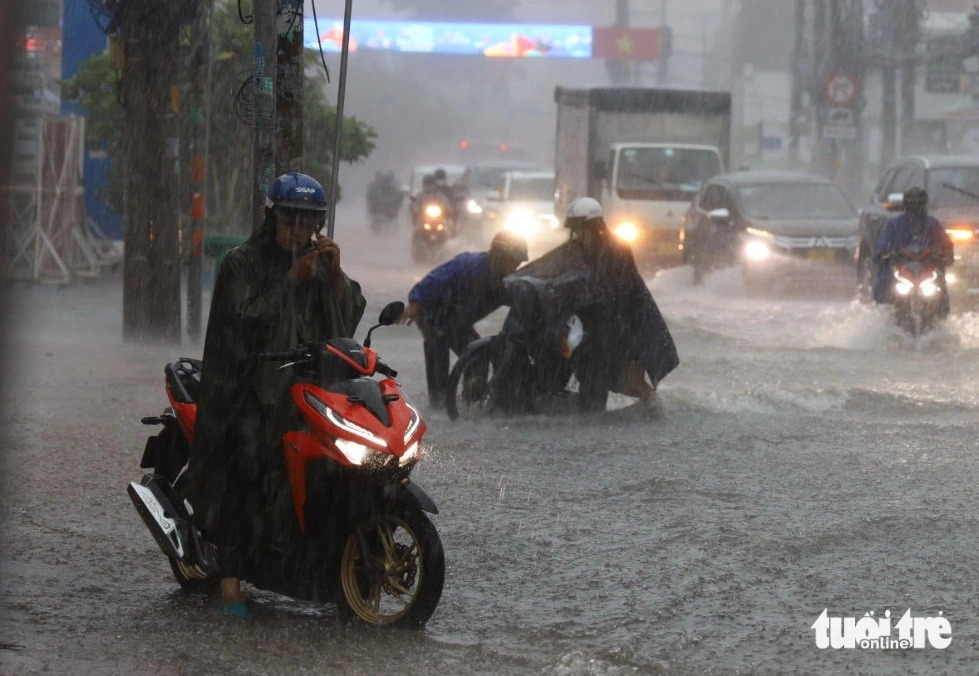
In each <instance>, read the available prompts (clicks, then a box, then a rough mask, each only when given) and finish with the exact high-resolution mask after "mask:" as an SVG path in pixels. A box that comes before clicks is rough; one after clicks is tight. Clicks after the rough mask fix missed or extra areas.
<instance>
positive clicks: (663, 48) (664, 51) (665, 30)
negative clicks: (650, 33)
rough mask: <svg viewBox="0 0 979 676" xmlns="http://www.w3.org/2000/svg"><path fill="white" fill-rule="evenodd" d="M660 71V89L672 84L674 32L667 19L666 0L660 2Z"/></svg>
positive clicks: (658, 76) (658, 71)
mask: <svg viewBox="0 0 979 676" xmlns="http://www.w3.org/2000/svg"><path fill="white" fill-rule="evenodd" d="M659 34H660V44H659V69H658V70H657V73H656V76H657V77H656V79H657V82H659V86H660V87H665V86H666V85H667V84H669V82H670V52H671V51H672V50H673V31H672V30H671V29H670V24H669V23H668V21H667V19H666V0H660V2H659Z"/></svg>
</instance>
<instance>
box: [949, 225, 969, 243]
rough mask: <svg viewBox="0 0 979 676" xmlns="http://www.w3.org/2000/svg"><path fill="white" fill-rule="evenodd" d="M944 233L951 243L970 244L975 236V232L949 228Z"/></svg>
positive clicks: (966, 229)
mask: <svg viewBox="0 0 979 676" xmlns="http://www.w3.org/2000/svg"><path fill="white" fill-rule="evenodd" d="M945 233H946V234H947V235H948V236H949V237H950V238H951V239H952V241H953V242H970V241H972V240H973V239H974V238H975V236H976V233H975V231H974V230H971V229H969V228H949V229H948V230H946V231H945Z"/></svg>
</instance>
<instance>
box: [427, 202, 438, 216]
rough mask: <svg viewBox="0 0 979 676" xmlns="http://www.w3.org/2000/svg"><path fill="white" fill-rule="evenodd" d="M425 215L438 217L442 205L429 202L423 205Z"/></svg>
mask: <svg viewBox="0 0 979 676" xmlns="http://www.w3.org/2000/svg"><path fill="white" fill-rule="evenodd" d="M425 215H426V216H428V217H429V218H438V217H439V216H441V215H442V207H440V206H439V205H437V204H429V205H428V206H426V207H425Z"/></svg>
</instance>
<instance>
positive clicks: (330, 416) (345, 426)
mask: <svg viewBox="0 0 979 676" xmlns="http://www.w3.org/2000/svg"><path fill="white" fill-rule="evenodd" d="M303 398H304V399H305V400H306V403H307V404H309V405H310V406H312V407H313V410H315V411H316V412H317V413H319V414H320V415H321V416H323V417H324V418H326V419H327V420H328V421H330V422H331V423H332V424H333V425H335V426H337V427H339V428H340V429H342V430H343V431H345V432H348V433H350V434H352V435H353V436H355V437H359V438H361V439H363V440H364V441H369V442H371V443H373V444H377V445H378V446H380V447H381V448H387V442H386V441H384V439H382V438H381V437H379V436H377V435H376V434H374V433H373V432H371V431H370V430H368V429H364V428H363V427H361V426H360V425H358V424H357V423H355V422H351V421H350V420H347V419H346V418H344V417H343V416H342V415H340V414H339V413H337V412H336V411H334V410H333V409H332V408H330V407H329V406H327V405H326V402H324V401H322V400H321V399H319V398H318V397H315V396H313V395H312V394H311V393H310V392H308V391H307V392H304V393H303ZM340 441H347V440H346V439H337V442H338V446H339V442H340ZM351 443H354V442H351ZM344 454H345V455H346V453H344Z"/></svg>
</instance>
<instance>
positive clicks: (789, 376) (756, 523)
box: [0, 213, 979, 674]
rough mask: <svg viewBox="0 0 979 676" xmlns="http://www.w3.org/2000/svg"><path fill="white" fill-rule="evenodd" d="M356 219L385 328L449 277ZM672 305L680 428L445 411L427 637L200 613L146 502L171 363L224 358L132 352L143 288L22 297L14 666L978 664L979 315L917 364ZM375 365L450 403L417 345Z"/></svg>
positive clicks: (184, 670)
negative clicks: (884, 642)
mask: <svg viewBox="0 0 979 676" xmlns="http://www.w3.org/2000/svg"><path fill="white" fill-rule="evenodd" d="M359 220H360V219H359V218H358V217H357V215H356V214H353V215H352V214H350V213H347V214H346V223H350V222H356V221H359ZM346 223H345V221H344V219H343V218H341V220H340V225H339V226H338V236H337V239H338V241H339V242H340V244H341V247H342V250H343V264H344V267H345V269H346V270H347V271H348V272H349V273H350V274H351V276H353V277H355V278H357V279H358V280H360V281H361V283H362V285H363V287H364V290H365V294H366V295H367V297H368V300H369V308H368V314H367V317H368V319H372V318H373V317H375V316H376V314H377V312H378V311H379V310H380V308H381V307H383V305H384V304H385V303H387V302H388V301H390V300H394V299H399V298H400V299H404V298H405V297H406V295H407V291H408V289H409V288H410V286H411V284H413V283H414V281H415V280H417V279H418V278H419V277H420V276H421V275H422V274H424V272H425V271H426V269H425V268H424V267H421V266H416V265H413V264H412V263H411V262H410V258H409V254H408V250H409V247H408V243H407V235H406V234H405V233H404V232H403V231H402V232H398V233H395V234H393V235H390V236H387V237H385V238H383V239H381V240H380V241H377V240H374V241H371V240H370V239H369V236H368V235H367V234H366V233H363V232H361V231H357V230H355V229H354V227H353V226H351V225H348V224H346ZM650 285H651V288H652V290H653V293H654V296H655V298H656V300H657V302H658V303H659V304H660V307H661V309H662V310H663V312H664V315H665V316H666V319H667V321H668V323H669V325H670V327H671V330H672V332H673V335H674V338H675V339H676V342H677V345H678V347H679V351H680V358H681V365H680V367H679V368H678V369H677V370H676V371H675V372H674V373H672V374H671V375H670V376H669V377H668V378H667V379H666V380H665V381H664V382H663V383H662V385H661V388H660V392H661V398H662V403H663V413H662V415H661V416H659V417H654V418H650V417H647V416H644V415H640V414H638V413H636V412H634V410H633V409H629V408H628V407H627V405H628V404H629V401H628V400H626V399H624V398H615V397H613V400H612V405H613V406H614V407H616V408H617V409H619V410H615V411H612V412H610V413H606V414H605V415H601V416H593V417H589V418H587V419H579V418H570V417H525V418H517V419H495V420H481V421H478V422H475V423H459V424H457V423H452V422H450V421H449V420H448V419H447V418H446V417H445V415H444V413H430V414H429V416H428V422H429V433H428V437H427V440H428V443H429V444H430V449H429V454H428V459H427V460H426V461H425V462H423V463H422V464H421V465H420V466H419V467H418V469H417V470H416V474H415V478H416V480H417V482H418V483H419V484H420V485H421V486H423V487H424V488H425V490H426V491H427V492H428V493H429V494H430V495H431V496H432V497H433V498H434V499H435V500H436V502H437V503H438V505H439V507H440V509H441V513H440V514H439V515H437V516H435V517H434V519H433V520H434V522H435V524H436V525H437V527H438V529H439V531H440V533H441V537H442V541H443V544H444V547H445V552H446V562H447V564H446V565H447V573H446V582H445V591H444V593H443V596H442V601H441V604H440V605H439V607H438V609H437V610H436V612H435V615H434V616H433V617H432V619H431V621H430V622H429V623H428V625H427V627H426V628H425V629H424V630H423V631H415V632H407V631H398V630H390V629H375V628H369V627H363V626H360V625H357V624H349V623H344V622H340V621H338V620H337V618H336V613H335V609H334V608H333V607H331V606H329V605H327V606H319V605H315V604H303V603H297V602H295V601H292V600H289V599H285V598H282V597H279V596H275V595H273V594H268V593H265V592H261V591H258V590H255V589H252V588H249V589H247V593H248V596H249V598H250V599H251V601H252V604H253V608H254V609H255V615H256V619H255V621H253V622H251V623H247V624H246V623H242V622H238V621H231V620H227V619H224V618H222V617H220V616H219V614H218V611H217V601H216V599H213V598H207V597H199V596H190V595H185V594H182V593H181V592H180V591H179V590H178V588H177V585H176V584H175V582H174V581H173V580H172V578H171V576H170V571H169V568H168V566H167V563H166V561H165V559H164V557H163V556H162V554H161V553H160V551H159V549H158V548H157V546H156V545H155V544H154V542H153V540H152V538H151V537H150V535H149V533H148V532H147V531H146V529H145V527H144V526H143V524H142V522H141V520H140V519H139V517H138V515H137V514H136V512H135V510H134V509H133V508H132V505H131V503H130V501H129V498H128V497H127V495H126V493H125V486H126V483H127V482H128V481H129V480H132V479H137V478H138V477H139V476H140V474H141V471H140V469H139V467H138V464H139V458H140V454H141V452H142V447H143V443H144V440H145V437H146V434H147V430H148V428H145V427H143V426H142V425H140V423H139V419H140V417H142V416H145V415H152V414H156V413H158V412H159V411H160V410H161V409H162V407H163V406H164V405H165V398H164V393H163V388H162V380H163V379H162V376H163V370H162V368H163V365H164V363H165V362H166V361H168V360H170V359H173V358H175V357H178V356H192V357H197V356H199V355H200V346H199V345H195V344H192V343H185V344H184V345H182V346H179V347H161V346H154V345H134V344H124V343H122V341H121V338H120V333H121V331H120V326H121V310H120V307H121V297H122V290H121V282H120V276H119V275H118V274H109V273H107V274H106V275H105V276H104V277H103V278H102V279H100V280H98V281H97V282H95V283H94V284H78V285H75V286H72V287H68V288H64V289H58V288H50V287H37V286H34V287H31V286H14V287H8V293H7V303H8V305H7V308H6V310H5V312H4V321H5V324H6V326H5V331H4V335H5V343H4V345H3V355H4V359H5V372H4V377H3V402H2V409H0V410H2V424H3V443H2V462H3V471H2V480H0V481H2V483H0V487H2V493H0V501H2V502H0V507H2V514H3V524H2V533H0V580H2V582H0V585H2V589H0V673H2V674H14V673H30V672H36V671H42V670H47V671H48V672H50V673H110V674H116V673H118V674H129V673H133V672H135V671H137V670H139V671H140V672H143V673H174V674H195V673H201V674H203V673H249V674H252V673H254V674H265V673H268V674H279V673H297V674H301V673H310V674H313V673H324V672H337V673H354V674H378V673H410V674H430V673H443V674H455V673H474V674H498V673H507V674H513V673H526V674H531V673H546V674H632V673H671V674H675V673H703V672H705V671H707V672H714V673H771V672H806V673H811V672H815V671H818V670H829V671H832V672H881V671H885V672H921V673H923V672H929V673H933V672H939V671H944V672H950V673H976V672H977V671H979V649H977V648H979V575H977V572H976V571H977V570H979V546H977V532H979V528H977V526H979V509H977V506H979V460H977V452H979V448H977V431H979V429H977V416H976V411H977V406H979V315H975V314H964V315H958V316H953V317H952V318H951V319H950V320H949V321H948V322H947V323H946V324H944V325H943V326H941V327H939V328H938V329H937V330H935V331H934V332H933V333H932V334H929V335H926V336H925V337H924V338H922V339H921V340H919V341H913V340H911V339H910V338H908V337H907V336H905V335H903V334H902V333H901V332H900V331H899V330H898V329H896V328H894V327H893V325H892V322H891V320H890V318H889V317H888V316H887V314H886V312H882V311H878V310H876V309H874V308H870V307H865V306H862V305H860V304H857V303H854V302H852V301H851V299H850V298H849V297H845V296H841V295H839V294H837V295H831V296H826V297H785V296H782V297H777V296H776V297H748V296H746V294H745V292H744V290H743V288H742V286H741V284H740V280H739V276H738V273H737V271H735V270H730V271H721V272H718V273H715V274H714V275H713V276H711V277H710V278H709V279H708V280H707V282H706V284H705V285H704V286H702V287H692V286H691V285H690V271H689V270H687V269H683V268H680V269H677V270H672V271H667V272H664V273H661V274H660V275H658V276H657V277H655V278H653V279H651V280H650ZM499 319H500V316H499V315H494V316H493V317H491V318H490V319H489V320H487V321H486V322H484V323H483V324H482V325H481V326H480V327H479V328H480V329H481V330H482V331H483V332H484V333H485V332H491V331H493V330H494V328H495V327H496V326H498V324H499ZM362 335H363V331H361V332H359V333H358V337H362ZM374 346H375V347H376V348H377V349H378V350H379V351H380V352H381V355H382V357H383V358H384V359H385V360H386V361H387V362H389V363H391V364H392V365H393V366H394V367H395V368H397V369H399V371H400V378H399V379H400V380H401V381H402V383H403V385H404V387H405V388H406V390H407V392H408V394H409V395H411V396H414V397H416V398H417V400H418V401H419V402H424V401H425V399H426V397H425V396H424V391H425V388H424V376H423V373H424V370H423V365H422V361H421V338H420V335H419V333H418V331H417V330H416V329H415V328H414V327H392V328H389V329H386V330H381V331H378V332H377V333H376V334H375V341H374ZM824 608H825V609H828V611H829V615H830V616H833V617H849V618H858V619H859V618H861V617H863V616H864V614H865V613H867V612H869V611H873V612H874V613H876V614H883V613H885V611H888V610H889V611H891V613H892V614H893V615H894V618H893V619H894V624H896V621H897V619H898V617H900V616H901V615H902V614H903V613H904V612H905V611H906V610H907V609H910V610H911V614H912V616H914V617H926V616H928V617H938V616H939V613H942V617H944V618H946V619H947V620H948V622H949V624H950V626H951V638H952V640H951V644H950V645H949V646H948V647H947V648H945V649H938V648H935V647H931V646H930V645H929V646H927V647H924V648H910V649H905V650H897V649H893V650H876V649H859V648H857V649H841V650H834V649H826V650H820V649H818V648H817V647H816V641H815V632H814V631H813V629H811V628H810V627H811V626H812V624H813V623H814V622H815V621H816V620H817V618H818V617H819V615H820V613H822V611H823V609H824ZM894 635H895V637H896V635H897V630H896V629H895V630H894Z"/></svg>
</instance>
